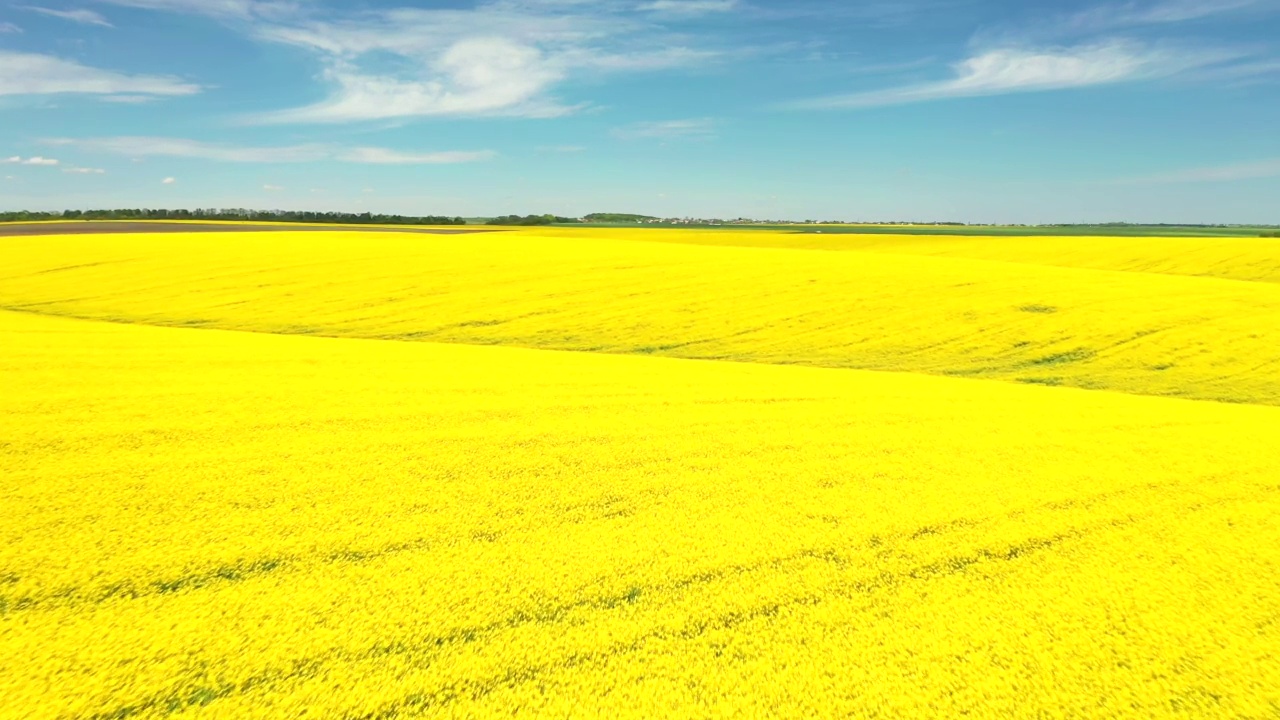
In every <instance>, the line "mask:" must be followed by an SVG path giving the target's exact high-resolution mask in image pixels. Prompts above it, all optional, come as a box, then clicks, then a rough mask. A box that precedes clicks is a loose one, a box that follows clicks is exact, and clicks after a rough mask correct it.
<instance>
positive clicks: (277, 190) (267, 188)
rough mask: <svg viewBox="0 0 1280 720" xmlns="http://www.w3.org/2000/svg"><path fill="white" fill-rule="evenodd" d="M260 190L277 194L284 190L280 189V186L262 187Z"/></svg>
mask: <svg viewBox="0 0 1280 720" xmlns="http://www.w3.org/2000/svg"><path fill="white" fill-rule="evenodd" d="M262 189H263V190H266V191H267V192H279V191H281V190H283V189H284V188H283V187H281V186H280V185H263V186H262Z"/></svg>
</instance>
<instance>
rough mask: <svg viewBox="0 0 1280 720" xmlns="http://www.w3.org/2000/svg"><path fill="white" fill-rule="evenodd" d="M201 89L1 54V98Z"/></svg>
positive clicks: (37, 57)
mask: <svg viewBox="0 0 1280 720" xmlns="http://www.w3.org/2000/svg"><path fill="white" fill-rule="evenodd" d="M198 92H200V86H199V85H195V84H192V83H188V82H184V81H182V80H179V79H177V78H172V77H164V76H160V75H128V74H125V73H118V72H113V71H111V70H101V69H98V68H93V67H88V66H86V65H81V64H80V63H77V62H75V61H73V60H63V59H62V58H57V57H53V56H51V55H38V54H34V53H21V52H10V51H4V50H0V95H53V94H60V93H79V94H87V95H120V94H124V95H194V94H196V93H198Z"/></svg>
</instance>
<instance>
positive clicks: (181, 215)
mask: <svg viewBox="0 0 1280 720" xmlns="http://www.w3.org/2000/svg"><path fill="white" fill-rule="evenodd" d="M192 219H199V220H233V221H248V222H295V223H334V224H340V225H466V224H467V221H466V220H465V219H463V218H461V217H446V216H443V215H423V216H406V215H375V214H373V213H368V212H364V213H359V214H355V213H340V212H314V211H292V210H246V209H244V208H236V209H223V210H218V209H215V208H208V209H202V210H194V211H193V210H151V209H143V208H131V209H125V210H120V209H117V210H64V211H63V212H60V213H51V212H28V211H26V210H18V211H14V212H0V222H30V221H33V220H192Z"/></svg>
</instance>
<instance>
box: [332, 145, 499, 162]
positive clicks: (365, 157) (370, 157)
mask: <svg viewBox="0 0 1280 720" xmlns="http://www.w3.org/2000/svg"><path fill="white" fill-rule="evenodd" d="M335 157H336V158H337V159H338V160H341V161H343V162H350V163H362V164H367V165H450V164H456V163H470V162H480V161H483V160H492V159H493V158H494V157H497V153H495V152H493V151H492V150H479V151H474V152H467V151H445V152H432V153H402V152H397V151H395V150H388V149H386V148H376V147H359V148H352V149H350V150H343V151H341V152H338V153H337V154H336V155H335Z"/></svg>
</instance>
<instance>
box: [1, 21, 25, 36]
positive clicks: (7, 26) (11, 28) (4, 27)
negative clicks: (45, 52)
mask: <svg viewBox="0 0 1280 720" xmlns="http://www.w3.org/2000/svg"><path fill="white" fill-rule="evenodd" d="M20 32H22V28H20V27H18V26H17V25H14V24H13V23H11V22H0V35H3V34H5V33H13V34H17V33H20Z"/></svg>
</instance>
